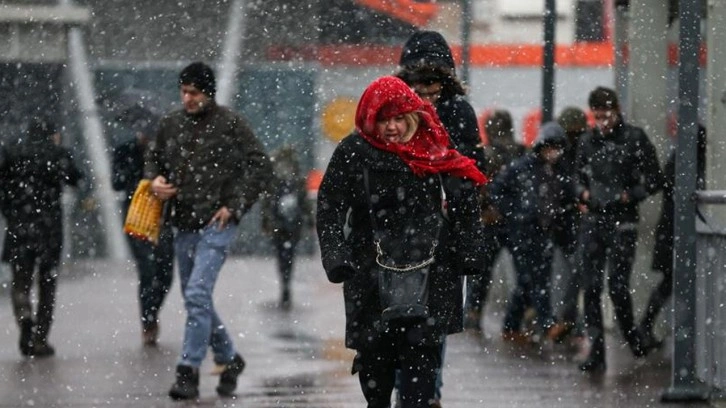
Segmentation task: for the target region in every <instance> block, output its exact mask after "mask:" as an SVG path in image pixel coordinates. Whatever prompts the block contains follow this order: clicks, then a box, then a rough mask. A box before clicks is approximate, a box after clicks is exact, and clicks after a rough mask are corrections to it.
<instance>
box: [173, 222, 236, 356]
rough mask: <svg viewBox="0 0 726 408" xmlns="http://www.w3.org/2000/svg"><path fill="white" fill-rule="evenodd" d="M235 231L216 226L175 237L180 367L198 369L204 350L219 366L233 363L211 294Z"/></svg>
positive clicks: (228, 340)
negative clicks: (181, 321)
mask: <svg viewBox="0 0 726 408" xmlns="http://www.w3.org/2000/svg"><path fill="white" fill-rule="evenodd" d="M236 231H237V226H236V225H233V224H228V225H227V226H226V227H225V228H224V229H222V230H220V229H219V227H218V226H217V225H216V224H215V225H211V226H208V227H206V228H204V229H203V230H201V231H194V232H188V231H178V232H177V234H176V238H175V240H174V250H175V252H176V256H177V261H178V262H179V280H180V281H181V290H182V295H183V297H184V307H185V308H186V311H187V322H186V326H185V329H184V343H183V344H182V353H181V357H180V359H179V364H180V365H186V366H192V367H199V366H200V365H201V364H202V360H204V356H205V355H206V354H207V347H211V348H212V352H213V353H214V361H215V362H216V363H218V364H227V363H229V362H231V361H233V360H234V355H235V349H234V345H233V344H232V339H231V338H230V337H229V334H227V330H226V329H225V328H224V324H223V323H222V321H221V320H220V319H219V316H217V312H216V311H215V310H214V303H213V298H212V294H213V292H214V284H215V283H216V282H217V277H218V276H219V271H220V270H221V269H222V264H224V260H225V258H226V257H227V253H228V251H229V246H230V244H231V243H232V240H233V239H234V238H235V236H236Z"/></svg>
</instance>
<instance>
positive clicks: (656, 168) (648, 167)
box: [628, 130, 665, 202]
mask: <svg viewBox="0 0 726 408" xmlns="http://www.w3.org/2000/svg"><path fill="white" fill-rule="evenodd" d="M637 140H638V144H637V147H636V149H635V154H636V156H637V162H636V163H637V166H638V170H639V171H640V174H641V180H640V181H641V182H640V183H638V184H636V185H635V186H633V187H631V188H630V189H629V190H628V195H629V196H630V197H631V199H632V200H633V201H635V202H640V201H643V200H645V199H646V198H647V197H648V196H650V195H652V194H655V193H657V192H658V191H660V189H661V188H663V183H664V181H665V177H664V176H663V171H662V170H661V168H660V164H659V163H658V155H657V153H656V151H655V147H654V146H653V144H652V143H651V142H650V140H649V139H648V136H647V135H646V134H645V132H643V131H642V130H641V131H639V132H638V138H637Z"/></svg>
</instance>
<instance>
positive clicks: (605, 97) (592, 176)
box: [576, 87, 663, 371]
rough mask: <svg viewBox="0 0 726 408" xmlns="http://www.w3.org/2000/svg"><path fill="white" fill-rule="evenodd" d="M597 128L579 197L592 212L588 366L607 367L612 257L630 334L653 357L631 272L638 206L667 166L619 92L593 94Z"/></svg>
mask: <svg viewBox="0 0 726 408" xmlns="http://www.w3.org/2000/svg"><path fill="white" fill-rule="evenodd" d="M588 103H589V105H590V109H591V110H592V112H593V114H594V116H595V122H596V125H597V126H596V128H595V129H593V132H592V134H589V135H587V136H586V137H584V138H583V139H582V141H581V143H580V145H579V146H578V152H577V161H576V163H577V164H576V165H577V169H578V186H577V197H578V199H579V200H580V202H581V206H580V208H581V211H582V212H583V213H584V216H583V219H582V226H581V228H580V231H581V235H580V243H579V245H580V247H581V251H580V252H581V259H580V262H581V266H582V274H583V275H582V278H583V282H584V288H585V326H586V328H587V331H588V336H589V337H590V341H591V349H590V354H589V356H588V358H587V360H586V361H585V362H583V363H582V364H580V369H581V370H583V371H604V370H605V369H606V365H605V336H604V329H603V321H602V307H601V304H600V299H601V298H600V296H601V293H602V290H603V286H604V275H605V265H606V262H607V263H608V265H609V268H608V271H607V279H608V289H609V295H610V299H611V300H612V302H613V306H614V307H615V317H616V320H617V322H618V326H620V331H621V332H622V334H623V336H624V337H625V340H626V341H627V343H628V345H629V346H630V349H631V350H632V352H633V354H634V355H635V356H636V357H642V356H645V355H646V354H647V353H648V348H647V347H644V345H643V338H642V334H641V333H640V332H639V330H638V329H637V328H636V326H635V323H634V318H633V303H632V299H631V297H630V275H631V273H632V266H633V261H634V258H635V246H636V243H637V239H638V231H637V226H638V220H639V214H638V205H639V203H640V202H641V201H642V200H644V199H645V198H647V197H648V196H649V195H651V194H653V193H655V192H657V191H658V190H659V189H660V188H661V186H662V185H663V173H662V172H661V169H660V166H659V164H658V157H657V155H656V152H655V148H654V147H653V144H651V142H650V140H648V136H647V135H646V134H645V132H644V131H643V130H642V129H640V128H638V127H635V126H632V125H629V124H627V123H625V121H624V120H623V117H622V115H621V113H620V105H619V103H618V98H617V95H616V94H615V91H613V90H612V89H608V88H603V87H598V88H596V89H595V90H593V91H592V92H591V93H590V97H589V99H588Z"/></svg>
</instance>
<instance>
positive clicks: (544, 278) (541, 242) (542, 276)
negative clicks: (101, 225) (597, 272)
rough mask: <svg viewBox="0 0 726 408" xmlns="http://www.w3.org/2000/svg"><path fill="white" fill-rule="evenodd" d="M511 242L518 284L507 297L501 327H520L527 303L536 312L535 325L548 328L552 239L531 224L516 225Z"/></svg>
mask: <svg viewBox="0 0 726 408" xmlns="http://www.w3.org/2000/svg"><path fill="white" fill-rule="evenodd" d="M513 231H515V230H513ZM511 241H512V258H513V260H514V268H515V273H516V276H517V285H516V287H515V288H514V290H513V291H512V294H511V296H510V298H509V303H508V305H507V314H506V315H505V317H504V330H508V331H518V330H520V328H521V327H520V326H521V323H522V319H523V318H524V312H525V310H526V309H527V307H528V306H529V305H530V304H531V305H532V306H534V308H535V310H536V311H537V325H538V326H539V327H541V328H543V329H547V328H548V327H550V326H551V325H552V324H553V323H554V318H553V314H552V303H551V296H550V293H551V288H550V286H551V284H550V283H551V277H550V274H551V272H552V251H553V245H552V240H551V239H550V237H549V234H548V233H547V232H546V231H543V230H542V229H541V228H539V227H538V226H536V225H532V226H529V227H524V226H521V227H520V228H516V232H513V234H512V237H511Z"/></svg>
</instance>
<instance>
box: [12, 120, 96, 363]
mask: <svg viewBox="0 0 726 408" xmlns="http://www.w3.org/2000/svg"><path fill="white" fill-rule="evenodd" d="M60 141H61V136H60V131H59V130H58V129H57V128H56V126H55V124H54V123H53V122H51V121H50V120H49V119H47V118H42V117H37V118H34V119H33V120H31V121H30V123H29V125H28V128H27V131H26V132H25V134H24V135H23V136H22V137H21V138H20V139H19V140H18V142H17V143H12V144H8V145H6V146H4V147H2V149H0V190H2V193H1V195H0V208H1V209H2V213H3V215H4V216H5V218H6V219H7V232H6V235H5V242H4V245H3V254H2V260H3V262H7V263H9V264H10V267H11V270H12V290H11V296H12V303H13V312H14V313H15V320H16V322H17V324H18V327H19V328H20V341H19V346H20V353H21V354H22V355H24V356H31V357H32V356H35V357H48V356H52V355H54V354H55V349H54V348H53V346H51V345H50V343H49V342H48V336H49V334H50V328H51V324H52V323H53V310H54V307H55V295H56V285H57V278H58V265H59V262H60V257H61V248H62V245H63V214H62V205H61V194H62V192H63V186H64V185H70V186H78V184H79V181H80V180H81V178H82V174H81V172H80V170H79V169H78V168H77V167H76V165H75V164H74V162H73V158H72V157H71V154H70V151H69V150H68V149H66V148H64V147H62V146H61V145H60ZM36 270H37V274H36V273H35V271H36ZM34 278H35V279H37V282H38V292H37V297H38V304H37V308H36V310H35V312H33V305H32V300H31V288H32V286H33V280H34Z"/></svg>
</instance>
